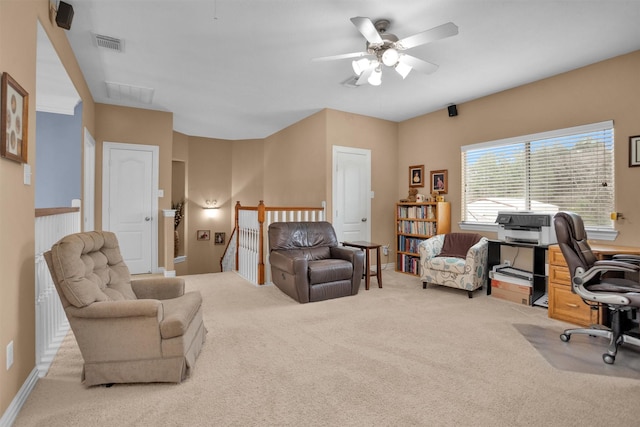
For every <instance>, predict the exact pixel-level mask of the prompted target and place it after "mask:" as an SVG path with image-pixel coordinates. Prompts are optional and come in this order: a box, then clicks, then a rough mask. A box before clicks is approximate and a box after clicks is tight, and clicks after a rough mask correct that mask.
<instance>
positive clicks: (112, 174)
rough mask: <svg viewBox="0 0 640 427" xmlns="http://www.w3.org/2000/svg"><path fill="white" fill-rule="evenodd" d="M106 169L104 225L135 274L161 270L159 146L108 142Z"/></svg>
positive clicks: (104, 163) (104, 179) (103, 168)
mask: <svg viewBox="0 0 640 427" xmlns="http://www.w3.org/2000/svg"><path fill="white" fill-rule="evenodd" d="M102 170H103V181H102V182H103V191H102V206H103V208H102V209H103V211H102V226H103V227H102V228H103V229H104V230H108V231H113V232H114V233H116V235H117V237H118V243H119V245H120V251H121V252H122V257H123V258H124V261H125V263H126V264H127V266H128V267H129V270H130V271H131V273H132V274H140V273H151V272H155V271H157V264H158V261H157V256H156V254H157V253H158V250H157V245H158V244H157V242H158V237H157V236H158V223H157V218H156V215H155V213H156V212H158V199H157V197H156V195H157V191H156V190H157V188H158V147H157V146H150V145H137V144H118V143H112V142H105V143H104V148H103V167H102Z"/></svg>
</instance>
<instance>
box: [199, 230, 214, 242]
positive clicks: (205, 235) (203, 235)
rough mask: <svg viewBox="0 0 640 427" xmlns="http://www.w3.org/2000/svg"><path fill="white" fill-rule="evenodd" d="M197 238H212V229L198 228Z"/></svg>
mask: <svg viewBox="0 0 640 427" xmlns="http://www.w3.org/2000/svg"><path fill="white" fill-rule="evenodd" d="M196 239H198V240H210V239H211V230H198V231H197V232H196Z"/></svg>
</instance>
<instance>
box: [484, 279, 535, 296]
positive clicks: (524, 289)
mask: <svg viewBox="0 0 640 427" xmlns="http://www.w3.org/2000/svg"><path fill="white" fill-rule="evenodd" d="M496 288H499V289H504V290H506V291H511V292H518V293H521V294H524V295H531V294H532V293H533V286H531V285H520V284H517V283H513V282H509V281H505V280H496V279H492V280H491V292H492V293H493V290H494V289H496Z"/></svg>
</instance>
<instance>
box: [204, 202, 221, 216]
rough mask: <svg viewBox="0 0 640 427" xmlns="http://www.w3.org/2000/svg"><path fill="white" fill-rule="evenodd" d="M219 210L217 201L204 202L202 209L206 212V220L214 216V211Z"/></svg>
mask: <svg viewBox="0 0 640 427" xmlns="http://www.w3.org/2000/svg"><path fill="white" fill-rule="evenodd" d="M218 208H219V206H218V201H217V200H205V202H204V206H203V207H202V209H204V211H205V212H206V215H207V217H208V218H213V217H215V216H216V210H217V209H218Z"/></svg>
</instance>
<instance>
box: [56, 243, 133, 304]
mask: <svg viewBox="0 0 640 427" xmlns="http://www.w3.org/2000/svg"><path fill="white" fill-rule="evenodd" d="M59 245H60V249H59V250H57V251H55V252H54V253H53V256H52V262H53V265H52V267H53V269H54V271H55V273H56V275H57V276H58V277H60V278H61V279H62V280H61V281H60V289H61V290H62V292H63V294H64V296H65V297H66V299H67V300H68V301H69V303H70V304H71V305H73V306H75V307H86V306H87V305H89V304H91V303H93V302H98V301H122V300H135V299H136V295H135V294H134V292H133V289H132V288H131V283H130V281H129V278H130V274H129V269H128V268H127V266H126V265H125V263H124V261H123V260H122V256H121V255H120V250H119V249H118V241H117V240H116V237H115V234H113V233H100V232H89V233H78V234H74V235H71V236H67V238H65V239H63V240H61V241H60V242H59Z"/></svg>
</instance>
